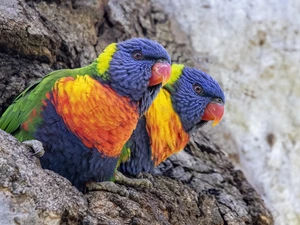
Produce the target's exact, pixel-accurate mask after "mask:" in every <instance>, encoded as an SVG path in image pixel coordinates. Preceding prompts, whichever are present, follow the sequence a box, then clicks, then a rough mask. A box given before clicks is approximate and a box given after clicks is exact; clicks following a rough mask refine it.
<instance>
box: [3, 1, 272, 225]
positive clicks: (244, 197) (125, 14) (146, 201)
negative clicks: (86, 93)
mask: <svg viewBox="0 0 300 225" xmlns="http://www.w3.org/2000/svg"><path fill="white" fill-rule="evenodd" d="M137 36H139V37H145V36H146V37H149V38H151V39H156V40H158V41H159V42H160V43H162V44H163V45H164V46H165V47H166V48H167V50H168V51H169V52H170V54H171V56H172V59H173V61H174V62H180V63H185V64H187V65H193V62H194V60H193V58H194V56H193V52H192V50H191V48H190V47H189V45H188V44H187V42H186V39H187V37H185V36H184V34H183V32H181V31H180V29H179V27H178V26H177V25H176V23H173V22H171V21H170V20H169V19H168V17H167V15H166V14H165V13H164V12H163V11H162V10H161V9H160V8H159V7H158V6H156V5H154V4H153V3H152V2H151V1H147V0H140V1H138V0H135V1H130V0H125V1H117V0H111V1H108V2H107V1H104V0H103V1H101V0H88V1H80V0H78V1H76V0H73V1H71V0H70V1H67V0H53V1H50V0H49V1H40V0H38V1H26V2H25V1H23V0H2V3H1V5H0V59H1V60H0V80H1V82H0V112H3V111H4V110H5V108H6V107H7V106H8V105H9V104H10V103H11V101H12V100H13V99H14V98H15V97H16V95H17V94H19V93H20V92H21V91H22V90H23V89H24V88H25V87H26V86H28V85H29V83H30V82H32V81H34V80H37V79H38V78H41V77H43V76H44V75H46V74H47V73H49V72H50V71H52V70H53V69H59V68H67V67H70V68H74V67H79V66H83V65H86V64H88V63H89V62H91V61H92V60H93V59H94V58H95V57H96V56H97V55H98V54H99V53H100V52H101V51H102V49H103V48H104V47H105V46H106V45H107V44H109V43H111V42H115V41H120V40H124V39H127V38H130V37H137ZM193 139H194V140H193V141H191V143H190V144H189V145H188V146H187V148H186V150H185V151H183V152H181V153H180V154H178V155H175V156H173V157H171V158H170V159H168V160H167V161H166V162H165V163H163V164H162V165H161V166H160V168H159V169H157V171H156V172H157V173H158V175H154V176H151V175H147V174H146V175H145V176H146V177H148V178H149V179H150V180H151V181H152V183H153V184H154V187H153V188H151V189H146V190H142V189H133V188H131V187H126V188H127V189H128V190H129V191H130V195H129V197H128V198H126V197H122V196H119V195H116V194H112V193H108V192H91V193H88V194H86V195H83V194H81V193H80V192H78V191H77V190H76V188H74V187H72V186H71V185H70V182H69V181H67V180H66V179H64V178H62V177H60V176H59V175H57V174H55V173H53V172H51V171H47V170H42V169H41V168H40V167H39V165H38V162H37V161H36V160H35V158H34V157H32V156H31V153H30V151H29V149H27V148H25V147H24V146H23V145H21V144H20V143H19V142H18V141H16V140H15V139H14V138H13V137H11V136H10V135H8V134H6V133H5V132H2V131H0V176H1V179H0V203H1V204H0V222H1V224H191V225H193V224H238V225H240V224H264V225H267V224H273V219H272V216H271V214H270V212H269V211H268V210H267V209H266V208H265V206H264V203H263V201H262V200H261V199H260V197H259V196H258V194H257V193H256V192H255V191H254V190H253V188H251V186H250V185H249V184H248V183H247V181H246V180H245V178H244V176H243V174H242V173H241V172H240V171H235V170H234V168H233V166H232V165H231V164H230V163H229V161H228V160H227V159H226V157H225V156H224V154H223V153H221V152H220V150H219V148H218V147H217V146H215V145H213V144H211V143H210V141H209V139H207V138H206V137H205V136H204V135H202V134H200V133H198V134H197V135H195V137H194V138H193ZM168 177H170V178H168Z"/></svg>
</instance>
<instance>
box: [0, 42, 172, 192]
mask: <svg viewBox="0 0 300 225" xmlns="http://www.w3.org/2000/svg"><path fill="white" fill-rule="evenodd" d="M170 63H171V62H170V56H169V54H168V53H167V51H166V50H165V49H164V48H163V47H162V46H161V45H160V44H159V43H157V42H155V41H151V40H148V39H142V38H134V39H130V40H126V41H123V42H119V43H113V44H110V45H108V46H107V47H106V48H105V50H104V51H103V52H102V53H101V54H100V55H99V57H98V58H97V59H96V60H95V61H94V62H93V63H91V64H90V65H88V66H86V67H83V68H78V69H64V70H58V71H54V72H52V73H50V74H48V75H47V76H46V77H44V78H43V79H42V80H41V81H40V82H39V83H36V84H34V85H32V86H31V87H28V88H27V89H26V90H25V91H24V92H23V93H21V94H20V95H19V96H18V97H17V98H16V100H15V101H14V102H13V104H12V105H11V106H9V108H8V109H7V110H6V111H5V112H4V114H3V115H2V117H1V118H0V128H1V129H3V130H5V131H7V132H8V133H11V134H13V135H14V136H15V137H16V138H17V139H19V140H20V141H25V140H31V139H36V140H38V141H40V142H41V143H42V144H43V147H44V149H45V154H44V155H43V156H42V157H41V158H40V161H41V165H42V167H43V168H46V169H50V170H53V171H55V172H57V173H58V174H60V175H62V176H64V177H66V178H67V179H69V180H70V181H71V182H72V184H73V185H74V186H76V187H77V188H78V189H79V190H80V191H85V190H86V184H88V183H90V182H101V181H108V180H110V179H111V178H112V177H113V176H114V172H115V168H116V165H117V162H118V159H119V156H120V153H121V150H122V147H123V145H124V144H125V143H126V141H127V140H128V139H129V138H130V135H131V134H132V132H133V130H134V129H135V127H136V125H137V122H138V119H139V117H140V116H141V115H143V114H144V112H145V111H146V110H147V109H148V108H149V106H150V104H151V103H152V100H153V99H154V98H155V97H156V95H157V93H158V92H159V90H160V88H161V87H162V84H163V83H165V82H166V81H167V80H168V79H169V77H170V73H171V66H170Z"/></svg>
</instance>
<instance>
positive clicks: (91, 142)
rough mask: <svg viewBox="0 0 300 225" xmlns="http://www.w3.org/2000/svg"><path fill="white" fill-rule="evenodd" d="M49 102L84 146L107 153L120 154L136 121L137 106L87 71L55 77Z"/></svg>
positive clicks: (109, 155)
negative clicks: (85, 73)
mask: <svg viewBox="0 0 300 225" xmlns="http://www.w3.org/2000/svg"><path fill="white" fill-rule="evenodd" d="M52 103H53V104H54V106H55V107H56V111H57V113H58V114H59V115H60V116H61V117H62V118H63V120H64V122H65V124H66V125H67V127H68V128H69V129H70V130H71V131H72V132H73V133H74V134H75V135H77V136H78V137H79V138H80V139H81V140H82V142H83V143H84V145H85V146H87V147H89V148H93V147H94V148H97V149H98V151H99V152H101V153H102V154H104V156H108V157H118V156H119V155H120V153H121V149H122V147H123V145H124V144H125V142H126V141H127V140H128V139H129V138H130V135H131V133H132V131H133V130H134V128H135V127H136V124H137V121H138V110H137V107H136V106H135V105H133V104H132V103H131V102H130V99H129V98H127V97H121V96H119V95H118V94H117V93H116V92H114V91H113V90H112V89H111V88H110V87H109V86H106V85H102V84H101V83H99V82H98V81H96V80H94V79H93V78H91V77H90V76H88V75H85V76H77V77H76V78H74V77H65V78H62V79H60V80H59V81H57V82H56V83H55V86H54V88H53V99H52Z"/></svg>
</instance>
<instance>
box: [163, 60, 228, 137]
mask: <svg viewBox="0 0 300 225" xmlns="http://www.w3.org/2000/svg"><path fill="white" fill-rule="evenodd" d="M165 88H166V89H167V90H169V92H170V93H171V96H172V97H171V98H172V104H173V107H174V110H175V111H176V112H177V114H178V115H179V117H180V119H181V122H182V125H183V128H184V129H185V131H186V132H191V131H192V130H194V128H198V127H200V126H202V125H203V124H205V123H206V122H207V121H209V120H213V121H214V122H213V126H214V125H216V124H217V123H218V122H219V121H220V120H221V119H222V116H223V114H224V104H225V95H224V93H223V91H222V89H221V87H220V85H219V84H218V82H217V81H216V80H214V79H213V78H212V77H211V76H210V75H208V74H206V73H204V72H203V71H201V70H198V69H195V68H189V67H184V66H183V65H180V64H173V65H172V75H171V79H170V80H169V82H168V84H167V85H166V86H165Z"/></svg>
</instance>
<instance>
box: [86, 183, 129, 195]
mask: <svg viewBox="0 0 300 225" xmlns="http://www.w3.org/2000/svg"><path fill="white" fill-rule="evenodd" d="M86 187H87V189H88V191H109V192H112V193H116V194H119V195H122V196H125V197H128V196H129V191H128V190H126V188H125V187H122V186H119V185H117V184H115V183H114V182H111V181H103V182H92V183H89V184H87V185H86Z"/></svg>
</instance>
